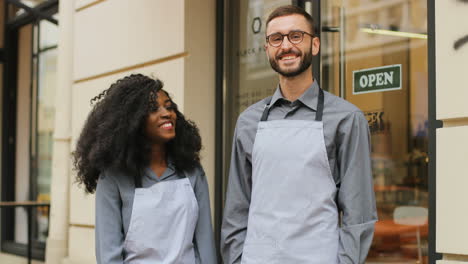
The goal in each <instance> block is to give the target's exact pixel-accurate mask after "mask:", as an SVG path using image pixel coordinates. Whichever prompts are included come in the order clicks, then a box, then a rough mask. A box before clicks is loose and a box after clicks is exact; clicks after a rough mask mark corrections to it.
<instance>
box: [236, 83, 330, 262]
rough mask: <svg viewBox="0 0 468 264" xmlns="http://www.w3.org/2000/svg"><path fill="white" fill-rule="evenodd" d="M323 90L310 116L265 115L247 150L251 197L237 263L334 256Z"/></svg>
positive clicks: (320, 258)
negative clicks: (271, 117) (284, 117)
mask: <svg viewBox="0 0 468 264" xmlns="http://www.w3.org/2000/svg"><path fill="white" fill-rule="evenodd" d="M323 96H324V95H323V91H322V90H321V89H320V95H319V100H318V106H317V115H316V120H315V121H309V120H275V121H266V120H267V118H268V113H269V107H268V106H267V107H266V108H265V111H264V113H263V115H262V120H261V122H259V124H258V129H257V135H256V137H255V143H254V146H253V151H252V168H253V169H252V198H251V202H250V209H249V219H248V227H247V236H246V240H245V244H244V250H243V254H242V264H262V263H265V264H266V263H268V264H273V263H276V264H302V263H303V264H324V263H326V264H334V263H337V261H338V243H339V233H338V209H337V206H336V203H335V195H336V186H335V182H334V180H333V176H332V174H331V171H330V165H329V162H328V157H327V150H326V147H325V140H324V135H323V123H322V114H323Z"/></svg>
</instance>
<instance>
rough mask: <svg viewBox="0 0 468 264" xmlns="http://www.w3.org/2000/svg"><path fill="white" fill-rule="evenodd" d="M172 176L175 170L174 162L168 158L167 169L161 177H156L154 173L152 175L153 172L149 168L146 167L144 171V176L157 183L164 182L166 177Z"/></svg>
mask: <svg viewBox="0 0 468 264" xmlns="http://www.w3.org/2000/svg"><path fill="white" fill-rule="evenodd" d="M174 174H176V169H175V165H174V162H173V160H172V159H171V158H170V157H169V158H168V159H167V168H166V170H165V171H164V172H163V174H162V175H161V177H158V176H157V175H156V173H154V171H153V170H152V169H151V168H150V167H146V169H145V176H146V177H149V178H150V179H152V180H156V181H158V182H159V181H162V180H164V179H166V178H168V177H170V176H172V175H174Z"/></svg>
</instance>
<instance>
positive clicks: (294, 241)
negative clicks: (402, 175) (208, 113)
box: [221, 6, 377, 264]
mask: <svg viewBox="0 0 468 264" xmlns="http://www.w3.org/2000/svg"><path fill="white" fill-rule="evenodd" d="M313 29H314V24H313V20H312V17H311V16H310V15H309V14H308V13H306V12H305V11H304V10H303V9H301V8H299V7H295V6H283V7H279V8H277V9H276V10H274V11H273V12H272V13H271V14H270V16H269V18H268V20H267V23H266V42H267V43H266V44H265V49H266V54H267V56H268V58H269V61H270V64H271V67H272V68H273V70H275V71H276V72H278V74H279V85H278V88H277V90H276V92H275V93H274V94H273V96H272V97H269V98H266V99H264V100H262V101H260V102H258V103H256V104H254V105H252V106H250V107H249V108H248V109H246V110H245V111H244V112H243V113H242V114H241V115H240V117H239V119H238V121H237V125H236V130H235V135H234V142H233V150H232V160H231V168H230V175H229V183H228V191H227V198H226V205H225V211H224V219H223V225H222V230H221V251H222V256H223V259H224V263H225V264H232V263H236V264H237V263H242V264H261V263H268V264H273V263H281V264H302V263H304V264H305V263H307V264H334V263H340V264H342V263H347V264H355V263H356V264H357V263H364V261H365V258H366V255H367V252H368V250H369V247H370V244H371V242H372V236H373V231H374V223H375V221H376V219H377V215H376V208H375V198H374V192H373V186H372V173H371V161H370V146H369V129H368V125H367V120H366V118H365V117H364V115H363V113H362V112H361V111H360V110H359V109H358V108H356V107H355V106H354V105H352V104H350V103H348V102H347V101H345V100H343V99H341V98H339V97H336V96H334V95H332V94H330V93H327V92H323V91H322V90H321V89H320V88H319V86H318V83H317V82H316V81H314V78H313V76H312V68H311V67H312V66H311V62H312V56H315V55H317V54H318V52H319V48H320V40H319V39H318V38H317V37H316V36H315V35H314V30H313ZM340 220H341V221H340Z"/></svg>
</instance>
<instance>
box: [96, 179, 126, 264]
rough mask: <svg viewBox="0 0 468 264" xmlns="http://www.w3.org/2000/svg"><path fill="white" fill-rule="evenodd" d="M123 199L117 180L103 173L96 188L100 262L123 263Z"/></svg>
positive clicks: (98, 257)
mask: <svg viewBox="0 0 468 264" xmlns="http://www.w3.org/2000/svg"><path fill="white" fill-rule="evenodd" d="M121 208H122V201H121V198H120V194H119V188H118V185H117V183H116V182H115V180H113V179H112V177H110V176H109V175H106V174H105V173H103V174H101V175H100V177H99V181H98V184H97V188H96V230H95V235H96V261H97V263H98V264H123V263H124V260H123V243H124V240H125V236H124V233H123V225H122V211H121Z"/></svg>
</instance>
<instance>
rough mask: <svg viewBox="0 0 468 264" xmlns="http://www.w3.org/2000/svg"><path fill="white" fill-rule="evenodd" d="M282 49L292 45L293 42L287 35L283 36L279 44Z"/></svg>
mask: <svg viewBox="0 0 468 264" xmlns="http://www.w3.org/2000/svg"><path fill="white" fill-rule="evenodd" d="M280 47H281V48H282V49H290V48H292V47H293V44H292V43H291V42H290V41H289V38H288V36H287V35H286V36H283V42H281V46H280Z"/></svg>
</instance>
